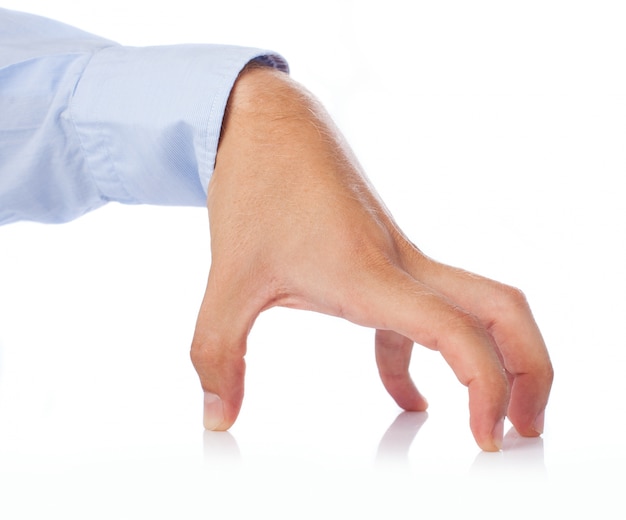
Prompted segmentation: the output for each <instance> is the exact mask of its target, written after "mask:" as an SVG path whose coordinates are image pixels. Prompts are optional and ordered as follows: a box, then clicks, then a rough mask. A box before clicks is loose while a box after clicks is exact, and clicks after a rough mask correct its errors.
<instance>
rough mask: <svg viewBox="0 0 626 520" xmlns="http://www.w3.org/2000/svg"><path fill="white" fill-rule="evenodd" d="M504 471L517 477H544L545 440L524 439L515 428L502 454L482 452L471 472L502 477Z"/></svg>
mask: <svg viewBox="0 0 626 520" xmlns="http://www.w3.org/2000/svg"><path fill="white" fill-rule="evenodd" d="M503 471H505V472H510V473H514V474H515V475H517V476H522V475H524V474H526V475H532V476H533V477H536V476H538V475H544V474H545V473H546V467H545V464H544V450H543V438H541V437H522V436H521V435H520V434H519V433H517V430H516V429H515V428H511V429H510V430H509V431H508V432H507V434H506V435H505V436H504V440H503V442H502V451H501V452H499V453H486V452H484V451H483V452H480V453H479V454H478V455H477V456H476V459H475V460H474V464H472V467H471V472H472V473H478V474H488V473H493V474H494V475H498V474H500V475H501V474H502V472H503Z"/></svg>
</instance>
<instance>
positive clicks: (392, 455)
mask: <svg viewBox="0 0 626 520" xmlns="http://www.w3.org/2000/svg"><path fill="white" fill-rule="evenodd" d="M426 419H428V413H426V412H402V413H401V414H400V415H398V417H396V419H395V420H394V421H393V423H392V424H391V426H389V428H388V429H387V431H386V432H385V434H384V435H383V437H382V439H381V440H380V442H379V443H378V452H377V453H376V465H377V466H386V467H407V468H408V466H409V449H410V448H411V444H412V443H413V439H415V436H416V435H417V432H419V430H420V428H421V427H422V426H423V424H424V423H425V422H426Z"/></svg>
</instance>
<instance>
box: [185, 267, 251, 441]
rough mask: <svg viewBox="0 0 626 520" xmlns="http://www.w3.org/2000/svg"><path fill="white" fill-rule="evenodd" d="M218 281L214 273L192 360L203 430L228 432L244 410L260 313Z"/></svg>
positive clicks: (197, 325) (198, 325)
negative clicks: (249, 351) (249, 352)
mask: <svg viewBox="0 0 626 520" xmlns="http://www.w3.org/2000/svg"><path fill="white" fill-rule="evenodd" d="M216 278H217V277H216V276H215V275H214V274H213V271H212V273H211V275H209V283H208V285H207V291H206V293H205V297H204V300H203V302H202V306H201V308H200V313H199V315H198V321H197V324H196V330H195V333H194V338H193V342H192V346H191V361H192V363H193V366H194V368H195V369H196V372H197V373H198V376H199V377H200V383H201V385H202V390H203V391H204V427H205V428H206V429H207V430H227V429H228V428H230V427H231V426H232V424H233V423H234V422H235V420H236V419H237V416H238V415H239V411H240V409H241V404H242V401H243V395H244V377H245V360H244V356H245V353H246V340H247V336H248V332H249V330H250V328H251V327H252V324H253V322H254V319H255V318H256V316H257V314H258V312H257V311H256V310H254V309H253V308H247V306H246V305H243V304H241V303H240V301H241V300H240V296H239V295H238V293H237V291H236V289H235V288H234V287H226V286H225V285H224V284H220V282H219V280H217V279H216ZM233 289H235V290H233ZM239 294H242V293H239Z"/></svg>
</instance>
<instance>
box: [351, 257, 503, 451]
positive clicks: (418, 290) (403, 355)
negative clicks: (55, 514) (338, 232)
mask: <svg viewBox="0 0 626 520" xmlns="http://www.w3.org/2000/svg"><path fill="white" fill-rule="evenodd" d="M379 284H380V285H379ZM364 291H365V292H364V293H363V298H364V299H366V300H367V302H368V306H367V307H366V309H365V311H364V313H365V314H364V315H365V316H367V317H368V318H369V319H371V320H372V323H373V324H374V325H375V326H376V328H378V329H382V330H384V331H385V332H379V333H378V335H377V360H378V361H379V370H380V371H381V377H382V378H383V382H384V383H385V386H386V387H387V388H388V389H390V393H391V394H392V396H393V397H394V398H395V399H396V400H399V404H400V406H403V404H409V405H417V404H418V402H419V398H418V397H417V395H419V394H416V392H417V389H415V388H414V387H413V388H412V383H410V378H409V376H408V372H407V371H408V360H409V356H410V350H409V349H408V342H407V340H406V338H409V339H410V340H412V341H415V342H417V343H420V344H422V345H424V346H426V347H429V348H432V349H435V350H438V351H439V352H440V353H441V354H442V355H443V357H444V359H445V360H446V362H447V363H448V365H450V367H451V368H452V370H453V371H454V373H455V374H456V376H457V378H458V379H459V381H460V382H461V383H462V384H464V385H466V386H467V387H468V390H469V407H470V427H471V429H472V433H473V435H474V438H475V439H476V442H477V444H478V445H479V446H480V447H481V448H482V449H483V450H486V451H497V450H499V449H500V448H501V446H502V435H503V419H504V416H505V414H506V409H507V404H508V401H509V387H508V382H507V377H506V374H505V372H504V369H503V367H502V365H501V363H500V361H499V359H498V356H497V353H496V346H495V344H494V342H493V340H492V338H491V336H490V335H489V334H488V333H487V331H486V330H485V329H484V327H483V326H482V324H481V323H480V322H479V321H478V320H477V319H476V318H475V317H474V316H472V315H471V314H469V313H468V312H467V311H465V310H463V309H461V308H460V307H458V306H457V305H454V304H453V303H452V302H450V301H449V300H448V299H447V298H445V297H444V296H442V295H440V294H438V293H436V292H434V291H432V289H429V288H427V287H426V286H425V285H423V284H421V283H420V282H418V281H416V280H415V279H414V278H412V277H411V276H409V275H408V274H407V273H405V272H403V271H402V270H400V269H398V268H393V267H390V268H389V269H388V270H387V272H386V273H385V275H384V276H376V277H373V280H372V285H371V286H369V287H366V288H364ZM368 295H369V296H368ZM365 321H366V322H367V321H368V319H367V318H366V320H365ZM365 324H367V323H365ZM389 331H397V332H396V333H393V332H389ZM402 336H404V338H405V339H401V338H402ZM405 399H406V401H407V402H406V403H405V401H404V400H405ZM423 404H425V402H424V403H423ZM420 405H421V403H420Z"/></svg>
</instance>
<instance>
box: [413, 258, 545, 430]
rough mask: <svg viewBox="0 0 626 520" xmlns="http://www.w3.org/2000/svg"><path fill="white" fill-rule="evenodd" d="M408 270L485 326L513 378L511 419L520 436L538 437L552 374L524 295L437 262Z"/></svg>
mask: <svg viewBox="0 0 626 520" xmlns="http://www.w3.org/2000/svg"><path fill="white" fill-rule="evenodd" d="M410 265H412V268H410V270H411V271H412V273H414V274H415V275H416V276H420V278H421V279H422V280H423V281H425V283H428V284H429V285H430V286H432V287H434V288H436V290H438V291H439V292H441V293H442V294H444V295H446V296H448V297H449V298H454V301H455V302H457V303H458V304H459V305H460V306H461V307H463V308H464V309H467V310H468V311H469V312H471V313H472V314H474V315H475V316H476V317H477V318H478V319H479V320H480V322H481V323H482V324H484V326H485V327H486V329H487V330H488V332H489V334H490V335H491V336H492V337H493V339H494V341H495V343H496V345H497V348H498V349H499V352H500V355H501V358H502V363H503V365H504V367H505V369H506V371H507V372H508V373H509V374H510V376H511V380H512V382H511V399H510V403H509V406H508V411H507V415H508V417H509V419H510V420H511V422H512V423H513V425H514V426H515V428H516V429H517V431H518V432H519V433H520V434H521V435H525V436H537V435H540V434H541V433H542V432H543V421H544V414H545V408H546V404H547V402H548V396H549V394H550V389H551V386H552V380H553V377H554V373H553V369H552V364H551V362H550V357H549V355H548V351H547V348H546V345H545V342H544V340H543V338H542V336H541V333H540V331H539V328H538V326H537V324H536V322H535V320H534V318H533V316H532V313H531V311H530V307H529V306H528V303H527V301H526V298H525V297H524V295H523V294H522V293H521V292H520V291H519V290H517V289H515V288H512V287H509V286H506V285H504V284H501V283H498V282H494V281H493V280H489V279H486V278H482V277H480V276H477V275H474V274H471V273H467V272H465V271H462V270H460V269H456V268H453V267H449V266H445V265H442V264H438V263H436V262H432V261H424V260H417V261H413V262H412V263H411V264H410Z"/></svg>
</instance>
